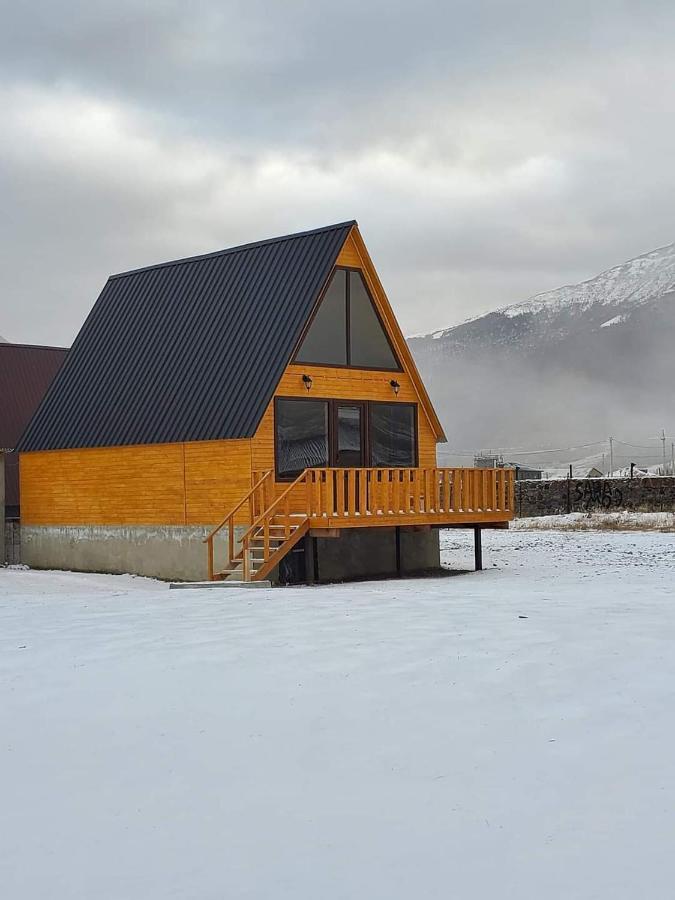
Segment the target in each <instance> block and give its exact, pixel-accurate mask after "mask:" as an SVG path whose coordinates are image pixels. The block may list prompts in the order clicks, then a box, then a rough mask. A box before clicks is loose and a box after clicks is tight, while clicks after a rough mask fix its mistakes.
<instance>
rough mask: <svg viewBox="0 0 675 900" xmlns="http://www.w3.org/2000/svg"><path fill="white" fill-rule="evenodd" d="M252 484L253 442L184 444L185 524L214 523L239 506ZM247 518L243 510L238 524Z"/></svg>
mask: <svg viewBox="0 0 675 900" xmlns="http://www.w3.org/2000/svg"><path fill="white" fill-rule="evenodd" d="M250 487H251V441H250V440H249V439H246V438H243V439H237V440H232V441H199V442H195V443H190V444H185V496H186V513H185V515H186V523H187V524H188V525H204V524H207V525H211V524H213V523H214V522H218V521H220V520H221V519H222V518H223V516H224V515H225V514H226V513H227V512H229V511H230V510H231V509H232V507H234V506H236V505H237V503H238V502H239V501H240V500H241V498H242V497H243V495H244V494H245V493H246V492H247V491H248V489H249V488H250ZM247 521H248V519H247V517H246V510H242V512H241V515H240V517H239V518H238V519H235V522H236V523H237V524H244V523H246V522H247Z"/></svg>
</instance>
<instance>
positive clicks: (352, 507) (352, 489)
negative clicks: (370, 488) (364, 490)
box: [347, 469, 356, 518]
mask: <svg viewBox="0 0 675 900" xmlns="http://www.w3.org/2000/svg"><path fill="white" fill-rule="evenodd" d="M347 515H349V516H351V517H352V518H353V517H354V516H355V515H356V469H348V470H347Z"/></svg>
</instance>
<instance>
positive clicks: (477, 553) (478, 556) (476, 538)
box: [473, 525, 483, 572]
mask: <svg viewBox="0 0 675 900" xmlns="http://www.w3.org/2000/svg"><path fill="white" fill-rule="evenodd" d="M482 531H483V529H482V528H481V527H480V525H474V526H473V555H474V560H475V563H476V572H480V571H481V570H482V568H483V540H482Z"/></svg>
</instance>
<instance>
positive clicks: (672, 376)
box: [409, 244, 675, 449]
mask: <svg viewBox="0 0 675 900" xmlns="http://www.w3.org/2000/svg"><path fill="white" fill-rule="evenodd" d="M409 343H410V346H411V348H412V351H413V353H414V356H415V359H416V360H417V363H418V365H419V367H420V369H421V371H422V374H423V376H424V377H425V378H426V380H427V383H428V385H429V387H430V391H431V394H432V398H433V400H434V402H435V404H436V406H437V409H438V412H439V414H440V416H441V419H442V420H443V423H444V425H445V428H446V432H447V434H448V448H449V449H452V448H455V449H457V448H460V449H464V448H478V447H537V446H553V445H558V444H559V445H560V446H569V445H570V444H572V443H575V442H576V443H583V442H590V441H597V440H602V439H604V438H607V437H609V436H610V435H612V436H616V437H621V438H622V439H623V440H627V441H631V440H634V441H635V442H636V443H639V441H640V440H642V441H644V440H646V439H649V438H652V439H653V438H655V437H656V435H657V434H658V433H660V431H661V428H665V429H666V432H667V433H668V434H672V432H673V431H675V399H674V395H673V385H674V381H675V350H674V348H675V244H670V245H668V246H667V247H662V248H660V249H658V250H653V251H652V252H650V253H645V254H643V255H642V256H638V257H636V258H635V259H632V260H630V261H628V262H626V263H624V264H622V265H619V266H616V267H614V268H612V269H609V270H608V271H606V272H603V273H602V274H601V275H598V276H597V277H595V278H591V279H589V280H588V281H583V282H581V283H580V284H576V285H566V286H565V287H561V288H558V289H557V290H553V291H548V292H546V293H542V294H537V295H535V296H533V297H531V298H529V299H528V300H525V301H523V302H521V303H516V304H513V305H511V306H507V307H505V308H503V309H499V310H497V311H495V312H491V313H488V314H487V315H483V316H480V317H478V318H475V319H472V320H469V321H467V322H464V323H463V324H461V325H457V326H455V327H453V328H448V329H446V330H444V331H436V332H433V333H432V334H429V335H424V336H417V337H413V338H410V339H409Z"/></svg>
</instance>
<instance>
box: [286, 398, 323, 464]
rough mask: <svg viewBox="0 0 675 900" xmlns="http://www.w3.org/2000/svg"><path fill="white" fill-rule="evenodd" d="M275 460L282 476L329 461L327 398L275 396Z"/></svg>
mask: <svg viewBox="0 0 675 900" xmlns="http://www.w3.org/2000/svg"><path fill="white" fill-rule="evenodd" d="M275 417H276V423H275V425H276V464H277V474H278V475H279V476H280V477H282V478H288V477H295V476H297V475H299V474H300V473H301V472H302V471H303V470H304V469H311V468H313V467H315V466H316V467H321V466H327V465H328V402H327V401H326V400H277V401H276V407H275Z"/></svg>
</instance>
